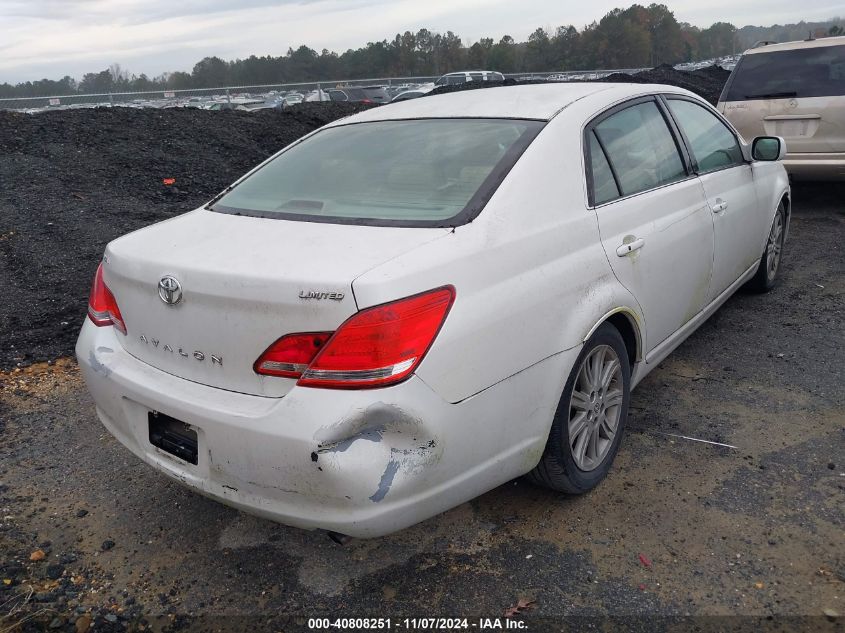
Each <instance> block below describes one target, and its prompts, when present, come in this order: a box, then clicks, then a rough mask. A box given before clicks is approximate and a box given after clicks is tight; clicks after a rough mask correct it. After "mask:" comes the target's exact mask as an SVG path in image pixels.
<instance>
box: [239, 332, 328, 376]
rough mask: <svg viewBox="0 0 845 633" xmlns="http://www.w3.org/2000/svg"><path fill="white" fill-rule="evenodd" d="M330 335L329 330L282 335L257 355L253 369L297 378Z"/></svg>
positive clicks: (266, 374)
mask: <svg viewBox="0 0 845 633" xmlns="http://www.w3.org/2000/svg"><path fill="white" fill-rule="evenodd" d="M331 335H332V333H331V332H304V333H302V334H288V335H287V336H283V337H282V338H280V339H279V340H278V341H276V342H275V343H273V344H272V345H271V346H270V347H268V348H267V350H266V351H265V352H264V353H263V354H262V355H261V356H259V357H258V360H257V361H255V365H254V366H253V369H255V372H256V373H258V374H263V375H265V376H282V377H284V378H299V377H300V376H302V372H304V371H305V370H306V369H307V368H308V365H310V364H311V361H312V360H314V357H315V356H316V355H317V352H319V351H320V348H322V347H323V345H325V343H326V341H328V340H329V338H331Z"/></svg>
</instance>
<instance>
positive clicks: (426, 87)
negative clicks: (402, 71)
mask: <svg viewBox="0 0 845 633" xmlns="http://www.w3.org/2000/svg"><path fill="white" fill-rule="evenodd" d="M432 90H434V84H423V85H422V86H420V87H418V88H414V89H413V90H405V91H404V92H400V93H398V94H397V95H396V96H394V97H393V98H392V99H391V100H390V103H397V102H399V101H407V100H408V99H416V98H417V97H422V96H423V95H427V94H428V93H429V92H431V91H432Z"/></svg>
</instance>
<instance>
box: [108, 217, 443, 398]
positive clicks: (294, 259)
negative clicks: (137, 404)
mask: <svg viewBox="0 0 845 633" xmlns="http://www.w3.org/2000/svg"><path fill="white" fill-rule="evenodd" d="M446 234H448V231H447V230H445V229H422V228H421V229H414V228H395V227H372V226H355V225H339V224H329V223H319V222H294V221H287V220H280V219H265V218H252V217H239V216H234V215H228V214H222V213H215V212H212V211H206V210H198V211H195V212H193V213H188V214H186V215H184V216H180V217H178V218H174V219H173V220H168V221H165V222H162V223H159V224H156V225H154V226H152V227H149V228H147V229H143V230H141V231H137V232H135V233H131V234H129V235H127V236H124V237H122V238H120V239H118V240H115V241H114V242H112V243H111V244H109V246H108V248H107V249H106V255H105V268H104V278H105V282H106V284H107V285H108V287H109V288H110V289H111V291H112V293H113V294H114V295H115V298H116V300H117V303H118V305H119V306H120V310H121V313H122V314H123V318H124V320H125V322H126V324H127V330H128V333H127V335H126V336H123V335H119V336H118V338H119V340H120V341H121V343H122V344H123V347H124V348H125V349H126V351H127V352H129V353H130V354H132V355H133V356H135V357H136V358H138V359H139V360H141V361H143V362H145V363H148V364H150V365H152V366H154V367H156V368H158V369H161V370H162V371H165V372H167V373H170V374H173V375H176V376H180V377H182V378H185V379H188V380H192V381H195V382H198V383H202V384H206V385H210V386H213V387H219V388H222V389H228V390H232V391H238V392H243V393H250V394H256V395H262V396H270V397H280V396H283V395H284V394H285V393H287V391H288V390H290V389H291V388H292V387H293V385H294V384H295V381H294V380H292V379H287V378H279V377H269V376H260V375H258V374H256V373H255V371H254V370H253V363H254V362H255V361H256V359H257V358H258V357H259V356H260V355H261V353H262V352H263V351H264V350H265V349H266V348H267V347H268V346H269V345H270V344H272V343H273V342H274V341H275V340H277V339H278V338H280V337H282V336H283V335H285V334H290V333H293V332H313V331H333V330H335V329H336V328H337V327H338V326H339V325H340V324H341V323H342V322H343V321H344V320H345V319H347V318H348V317H349V316H351V315H352V314H354V313H355V312H356V311H357V309H358V308H357V306H356V304H355V299H354V296H353V294H352V281H353V280H354V279H355V278H356V277H357V276H359V275H361V274H363V273H364V272H366V271H368V270H370V269H371V268H373V267H375V266H377V265H379V264H382V263H384V262H386V261H388V260H390V259H392V258H394V257H396V256H398V255H400V254H403V253H406V252H408V251H410V250H412V249H414V248H416V247H418V246H420V245H422V244H425V243H427V242H430V241H432V240H434V239H437V238H438V237H441V236H443V235H446ZM162 280H164V281H162ZM160 282H161V287H160ZM180 292H181V296H179V294H180ZM168 301H169V302H170V303H168Z"/></svg>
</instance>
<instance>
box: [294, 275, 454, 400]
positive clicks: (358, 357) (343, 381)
mask: <svg viewBox="0 0 845 633" xmlns="http://www.w3.org/2000/svg"><path fill="white" fill-rule="evenodd" d="M454 300H455V289H454V288H453V287H452V286H445V287H443V288H437V289H436V290H430V291H428V292H424V293H422V294H418V295H414V296H413V297H407V298H405V299H400V300H398V301H393V302H391V303H385V304H383V305H380V306H375V307H373V308H368V309H366V310H362V311H361V312H359V313H357V314H355V315H353V316H352V317H350V318H349V319H347V320H346V322H345V323H343V325H341V326H340V327H339V328H338V330H337V331H336V332H335V333H334V334H333V335H332V337H331V338H330V339H329V341H328V342H327V343H326V344H325V346H323V348H322V350H320V352H319V353H318V354H317V356H316V358H314V360H313V361H312V362H311V363H310V365H309V366H308V368H307V369H306V370H305V371H304V372H303V374H302V378H300V379H299V382H298V383H297V384H299V385H302V386H307V387H327V388H332V389H362V388H369V387H383V386H386V385H392V384H396V383H397V382H401V381H402V380H404V379H406V378H407V377H408V376H410V375H411V374H412V373H413V372H414V370H415V369H416V368H417V366H418V365H419V364H420V362H421V361H422V359H423V357H424V356H425V354H426V352H428V350H429V348H430V347H431V344H432V343H433V342H434V339H435V337H436V336H437V333H438V332H439V331H440V328H441V327H442V326H443V322H444V321H445V319H446V315H447V314H448V313H449V309H450V308H451V307H452V303H453V302H454Z"/></svg>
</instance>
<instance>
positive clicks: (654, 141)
mask: <svg viewBox="0 0 845 633" xmlns="http://www.w3.org/2000/svg"><path fill="white" fill-rule="evenodd" d="M593 130H594V132H595V135H596V137H597V139H598V141H599V142H600V144H601V146H602V148H603V149H604V151H605V154H606V156H607V160H608V162H609V163H610V167H611V169H612V172H613V175H614V177H615V179H616V186H617V187H618V189H619V192H620V194H621V195H623V196H629V195H632V194H635V193H639V192H641V191H647V190H648V189H654V188H655V187H660V186H662V185H666V184H669V183H672V182H676V181H678V180H681V179H683V178H686V175H687V173H686V169H685V168H684V164H683V162H682V160H681V155H680V153H679V151H678V146H677V145H676V143H675V139H674V137H673V136H672V133H671V132H670V131H669V126H668V125H667V124H666V120H665V119H664V118H663V115H662V114H661V112H660V109H659V108H658V107H657V104H656V103H655V102H654V101H646V102H643V103H638V104H636V105H632V106H630V107H628V108H625V109H624V110H621V111H619V112H616V113H615V114H612V115H610V116H609V117H607V118H606V119H603V120H601V121H600V122H599V123H598V124H596V125H595V126H594V128H593Z"/></svg>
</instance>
